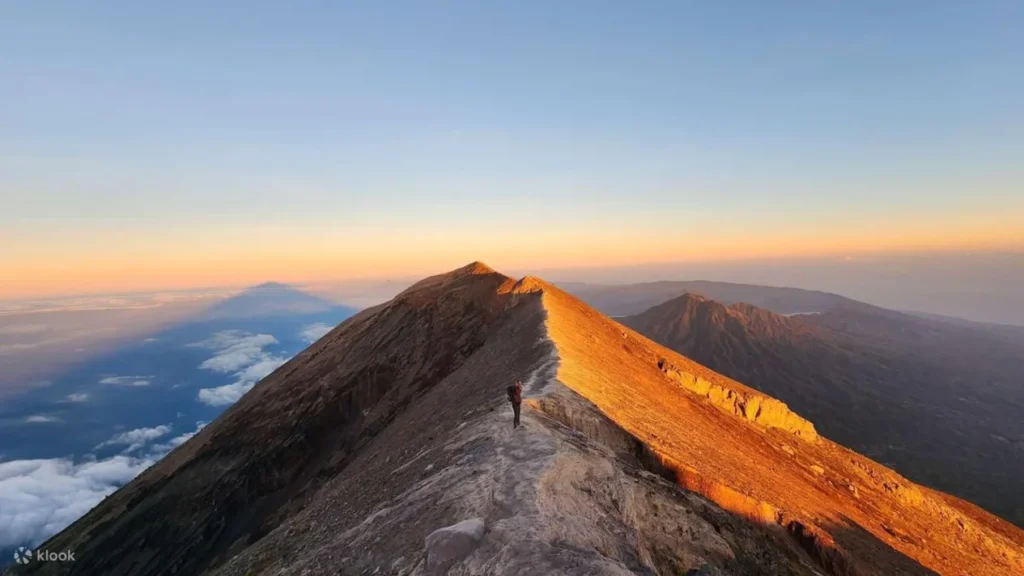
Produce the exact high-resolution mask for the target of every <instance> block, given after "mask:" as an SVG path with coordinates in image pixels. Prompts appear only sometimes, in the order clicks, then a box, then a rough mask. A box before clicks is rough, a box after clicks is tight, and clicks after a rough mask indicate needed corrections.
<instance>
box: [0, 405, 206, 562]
mask: <svg viewBox="0 0 1024 576" xmlns="http://www.w3.org/2000/svg"><path fill="white" fill-rule="evenodd" d="M205 424H206V423H205V422H197V423H196V429H195V430H194V431H191V432H186V433H184V434H181V435H179V436H175V437H174V438H172V439H171V440H169V441H168V442H166V443H163V444H153V445H150V446H148V448H147V449H146V450H142V448H145V447H146V445H147V443H149V442H152V441H153V440H155V439H157V438H162V437H164V436H166V435H167V434H168V433H170V430H171V427H170V426H169V425H167V426H156V427H153V428H138V429H135V430H130V431H127V432H123V433H121V434H118V435H116V436H114V437H113V438H111V439H110V440H108V441H107V442H104V443H103V444H102V445H108V446H112V445H127V446H128V448H127V449H126V452H127V451H129V450H130V451H131V452H140V453H145V455H144V456H140V457H136V456H132V455H130V454H126V453H124V452H122V453H121V454H118V455H116V456H112V457H110V458H105V459H103V460H96V459H85V460H82V461H79V462H75V461H73V460H72V459H70V458H50V459H38V460H14V461H11V462H0V549H4V548H9V547H13V546H21V545H27V546H33V547H34V546H37V545H39V544H40V543H42V542H43V541H44V540H46V539H47V538H49V537H50V536H53V535H54V534H56V533H57V532H59V531H61V530H63V529H64V528H65V527H67V526H68V525H69V524H71V523H72V522H74V521H75V520H77V519H78V518H80V517H81V516H82V515H83V514H85V513H86V512H88V511H89V510H90V509H91V508H92V507H93V506H95V505H96V504H98V503H99V502H100V501H101V500H103V498H105V497H106V496H108V495H110V494H111V493H113V492H114V491H115V490H117V489H118V488H119V487H121V486H123V485H124V484H126V483H128V482H130V481H131V480H132V479H133V478H135V477H136V476H138V475H139V474H140V473H141V472H142V471H143V470H145V469H146V468H149V467H150V466H152V465H153V464H154V463H155V462H157V461H158V460H160V458H162V457H163V456H164V455H166V454H167V452H169V451H170V450H172V449H174V448H175V447H177V446H180V445H181V444H183V443H185V442H186V441H187V440H188V439H189V438H191V437H193V436H194V435H195V434H196V433H197V432H199V430H201V429H202V428H203V426H205ZM135 444H139V446H138V447H137V448H134V449H133V448H132V446H135Z"/></svg>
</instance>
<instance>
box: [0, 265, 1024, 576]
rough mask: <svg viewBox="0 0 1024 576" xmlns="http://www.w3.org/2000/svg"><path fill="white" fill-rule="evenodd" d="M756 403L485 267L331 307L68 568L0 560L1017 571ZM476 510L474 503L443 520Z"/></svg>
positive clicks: (909, 489) (132, 497)
mask: <svg viewBox="0 0 1024 576" xmlns="http://www.w3.org/2000/svg"><path fill="white" fill-rule="evenodd" d="M659 360H663V362H662V363H661V367H659ZM668 365H671V366H672V367H674V369H676V370H678V371H679V374H687V375H692V376H693V377H694V380H693V382H694V384H693V386H691V387H687V386H685V385H680V382H679V380H678V379H676V378H675V377H670V376H668V375H667V374H666V372H665V371H663V368H664V367H665V366H668ZM514 379H521V380H523V382H524V383H525V397H526V399H525V402H524V410H523V412H524V414H523V423H524V426H523V427H521V428H519V429H516V430H513V429H512V426H511V419H512V413H511V409H510V408H509V406H508V404H507V402H505V401H504V389H505V386H506V385H507V384H508V383H509V382H511V381H512V380H514ZM698 382H702V383H704V384H697V383H698ZM705 384H706V385H705ZM701 390H704V392H701ZM713 390H719V392H713ZM769 400H771V399H770V398H768V397H766V396H764V395H763V394H760V393H757V392H755V391H754V390H752V389H750V388H747V387H745V386H743V385H742V384H740V383H738V382H735V381H732V380H729V379H728V378H725V377H723V376H721V375H718V374H716V373H714V372H712V371H710V370H708V369H707V368H705V367H703V366H700V365H699V364H696V363H694V362H692V361H690V360H688V359H687V358H685V357H683V356H680V355H678V354H676V353H674V352H672V351H670V350H667V349H665V348H663V347H661V346H659V345H657V344H655V343H653V342H651V341H649V340H647V339H646V338H644V337H642V336H640V335H638V334H636V333H634V332H632V331H630V330H628V329H624V328H622V326H621V325H619V324H617V323H615V322H613V321H611V320H609V319H608V318H606V317H604V316H602V315H600V314H598V313H597V312H595V311H594V310H592V309H590V308H589V307H587V306H586V305H584V304H583V303H582V302H579V301H578V300H576V299H574V298H572V297H570V296H568V295H566V294H564V293H562V292H561V291H560V290H558V289H556V288H554V287H552V286H550V285H548V284H546V283H545V282H543V281H542V280H539V279H534V278H525V279H523V280H521V281H519V282H516V281H513V280H511V279H509V278H506V277H504V276H502V275H500V274H498V273H496V272H494V271H493V270H490V269H489V268H487V267H486V266H483V265H481V264H478V263H475V264H473V265H470V266H467V267H465V268H462V269H459V270H456V271H454V272H452V273H449V274H445V275H441V276H437V277H433V278H429V279H427V280H424V281H422V282H420V283H418V284H416V285H414V286H413V287H411V288H410V289H409V290H407V291H406V292H404V293H402V294H401V295H399V296H398V297H396V298H395V299H394V300H393V301H391V302H389V303H387V304H385V305H382V306H379V307H377V308H374V309H370V310H367V311H364V312H363V313H361V314H359V315H357V316H356V317H354V318H352V319H350V320H348V321H346V322H345V323H343V324H342V325H340V326H339V327H338V328H336V329H335V330H334V331H332V332H331V333H330V334H328V335H327V336H326V337H324V338H323V339H321V340H320V341H319V342H317V343H316V344H315V345H314V346H313V347H311V348H309V349H308V350H306V351H305V352H303V353H302V354H300V355H299V356H297V357H296V358H295V359H293V360H292V361H290V362H289V363H288V364H286V365H284V366H283V367H281V368H280V369H279V370H278V371H276V372H275V373H274V374H272V375H270V376H269V377H268V378H266V379H265V380H264V381H262V382H261V383H260V384H258V385H257V386H256V387H255V388H254V389H253V390H252V391H251V392H250V393H249V394H248V395H246V396H245V397H244V398H243V399H242V400H241V401H240V402H239V403H238V404H236V405H235V406H234V407H232V408H231V409H230V410H228V411H227V412H226V413H225V414H224V415H223V416H222V417H221V418H219V419H218V420H217V421H215V422H214V423H212V424H211V425H209V426H208V427H207V428H206V429H204V430H203V431H202V432H201V433H200V434H198V435H197V436H196V437H195V438H193V439H192V440H190V441H189V442H187V443H185V444H184V445H182V446H181V447H180V448H179V449H177V450H175V451H174V452H172V453H171V454H170V455H169V456H168V457H167V458H166V459H165V460H164V461H162V462H160V463H159V464H158V465H156V466H154V467H153V468H152V469H150V470H149V471H147V472H146V473H145V474H143V475H142V476H140V477H139V478H138V479H137V480H135V481H134V482H132V483H131V484H129V485H128V486H126V487H125V488H123V489H121V490H119V491H118V492H117V493H115V494H114V495H112V496H111V497H109V498H108V499H107V500H105V501H104V502H103V503H102V504H101V505H100V506H98V507H97V508H96V509H95V510H93V511H92V512H90V513H89V514H88V515H87V516H86V517H84V518H83V519H82V520H80V521H79V522H76V523H75V524H74V525H72V526H71V527H69V528H68V529H67V530H65V531H64V532H62V533H61V534H59V535H57V536H56V537H54V538H53V539H52V540H51V541H50V542H48V543H47V544H46V545H45V546H46V547H47V548H54V549H65V548H69V549H73V550H75V551H76V553H77V554H76V557H77V558H78V561H76V562H75V563H74V564H72V565H64V566H61V565H57V564H45V563H41V564H35V565H30V566H28V567H19V568H16V569H15V571H16V572H17V573H21V572H26V573H40V574H44V573H50V574H53V573H58V572H60V571H65V572H69V573H71V574H113V575H116V574H139V575H142V574H171V573H174V574H197V573H210V574H220V575H224V576H256V575H260V574H274V575H277V574H310V575H315V574H351V575H362V574H402V575H417V576H420V575H422V576H426V575H428V574H432V573H433V572H436V571H447V573H449V574H516V575H519V574H538V575H539V574H544V575H547V574H609V575H610V574H672V575H678V574H686V573H687V572H688V571H691V570H698V571H699V570H703V571H704V572H706V573H710V574H716V575H718V574H730V575H769V574H771V575H774V574H795V575H806V576H811V575H814V574H834V575H860V574H863V575H868V574H891V575H903V574H913V575H924V574H931V573H935V572H938V573H941V574H951V575H956V576H961V574H963V573H965V572H967V573H971V574H972V575H979V576H988V575H1001V574H1012V573H1014V572H1015V571H1019V570H1021V569H1024V564H1022V560H1021V549H1022V546H1024V543H1022V539H1024V538H1022V535H1021V532H1020V531H1019V530H1016V529H1015V528H1007V527H1006V526H1005V524H1000V523H999V521H998V520H997V519H995V518H994V517H992V516H990V515H988V514H987V513H985V512H983V511H981V510H978V509H976V508H974V507H973V506H971V505H969V504H967V503H965V502H962V501H959V500H957V499H955V498H952V497H949V496H946V495H944V494H941V493H937V492H934V491H931V490H927V489H924V488H920V487H917V486H915V485H913V483H911V482H909V481H907V480H906V479H904V478H902V477H900V476H898V475H896V474H895V473H893V472H892V471H890V470H887V469H886V468H884V467H882V466H880V465H878V464H876V463H874V462H872V461H870V460H868V459H866V458H864V457H862V456H859V455H857V454H855V453H853V452H850V451H848V450H846V449H844V448H842V447H840V446H837V445H835V444H833V443H831V442H829V441H828V440H825V439H821V438H819V439H817V440H814V439H813V436H812V435H811V434H812V433H813V427H810V424H809V423H807V422H806V421H803V420H802V419H800V418H799V417H798V416H796V415H794V414H792V412H790V411H788V409H785V408H784V406H783V407H782V408H778V407H773V406H775V405H774V404H772V403H771V402H769ZM765 406H769V408H767V409H766V408H765ZM783 410H785V411H784V412H783ZM762 414H764V415H763V416H761V415H762ZM772 414H774V416H772ZM794 419H795V420H794ZM795 434H796V435H799V437H800V439H802V440H809V441H799V440H795V439H794V438H793V436H794V435H795ZM811 465H818V466H820V467H821V469H822V473H821V474H815V473H814V472H812V471H811V469H810V466H811ZM852 482H856V484H857V486H858V490H859V497H856V496H854V495H853V494H852V493H851V491H850V490H849V489H848V486H849V485H850V484H851V483H852ZM915 491H916V492H915ZM917 496H920V499H918V497H917ZM467 518H471V519H479V523H477V522H475V521H474V522H473V523H472V525H471V526H467V525H465V524H463V525H462V527H461V528H459V529H455V527H456V526H459V523H460V522H462V521H464V520H465V519H467ZM481 526H483V527H484V529H483V530H480V527H481ZM463 528H465V529H463Z"/></svg>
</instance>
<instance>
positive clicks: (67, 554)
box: [14, 546, 75, 564]
mask: <svg viewBox="0 0 1024 576" xmlns="http://www.w3.org/2000/svg"><path fill="white" fill-rule="evenodd" d="M33 559H35V561H36V562H74V561H75V553H74V552H72V551H71V550H64V551H63V552H54V551H52V550H36V551H34V552H33V551H32V550H29V549H28V548H25V547H24V546H22V547H21V548H18V549H17V550H15V551H14V561H15V562H17V563H18V564H28V563H29V562H32V560H33Z"/></svg>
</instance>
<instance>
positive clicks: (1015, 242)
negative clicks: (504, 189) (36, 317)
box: [0, 221, 1024, 299]
mask: <svg viewBox="0 0 1024 576" xmlns="http://www.w3.org/2000/svg"><path fill="white" fill-rule="evenodd" d="M713 228H714V226H704V227H703V229H702V227H700V226H696V225H686V224H684V225H681V226H679V227H678V229H671V228H667V227H665V226H664V225H663V224H661V223H657V225H652V226H651V227H650V229H637V228H636V227H625V226H623V227H619V228H617V229H616V228H613V227H605V228H604V229H602V230H601V231H600V233H599V234H598V233H592V232H588V231H587V230H585V229H582V228H580V227H567V229H558V230H555V231H550V230H513V231H512V232H510V233H508V234H496V233H493V232H488V231H484V230H479V229H478V230H468V231H461V232H448V233H436V232H434V233H430V234H421V233H417V232H416V231H400V232H394V233H388V234H382V233H379V232H378V233H366V232H365V231H363V232H360V233H358V234H350V233H345V232H337V231H333V230H323V229H312V230H303V231H299V232H296V231H294V230H284V231H282V230H280V229H272V230H269V231H264V230H259V229H255V230H252V231H248V232H246V231H244V230H243V231H229V232H227V233H224V232H222V231H221V232H218V233H217V234H210V233H201V234H195V235H189V236H186V237H181V238H179V237H177V236H176V235H174V234H166V235H164V236H162V237H159V236H158V237H152V236H145V235H141V234H137V235H130V234H126V233H121V232H111V233H96V232H94V231H93V232H92V233H91V234H87V232H85V231H78V232H75V231H70V232H65V233H64V238H63V239H62V240H64V242H63V243H61V242H54V243H53V244H52V245H49V246H46V245H44V246H39V247H36V249H35V250H32V251H25V252H21V253H16V254H14V255H13V258H9V257H8V256H4V260H8V261H7V262H5V263H4V276H5V278H4V281H3V282H2V283H0V299H15V298H32V297H45V296H57V295H72V294H88V293H109V292H136V291H155V290H177V289H189V288H221V287H242V286H246V285H252V284H257V283H260V282H265V281H268V280H274V281H281V282H290V283H305V282H320V281H335V280H347V279H389V278H391V279H410V278H416V277H422V276H425V275H429V274H433V273H437V272H441V271H445V270H448V269H452V268H455V267H458V266H461V265H463V264H465V263H467V262H470V261H473V260H482V261H484V262H487V263H488V264H490V265H491V266H494V267H495V268H497V269H498V270H544V269H571V268H600V267H614V266H628V265H647V264H667V263H686V262H709V261H736V260H756V259H777V258H794V259H799V258H809V257H824V256H847V255H861V254H871V253H894V252H941V251H966V250H975V251H988V250H1014V251H1016V250H1021V249H1024V232H1022V231H1021V230H1020V229H1019V227H1017V226H1015V225H1013V224H1012V223H1009V222H993V221H983V222H975V223H970V224H969V225H968V224H965V223H961V224H960V225H959V226H958V227H957V228H956V235H955V236H954V235H953V234H947V233H946V232H947V229H946V227H943V226H935V225H931V224H930V223H929V225H927V226H924V225H920V226H917V227H911V226H906V225H904V226H902V227H899V226H882V225H878V226H874V227H871V228H866V229H863V230H860V231H858V233H847V234H838V233H835V232H833V233H832V234H830V235H826V234H825V233H824V232H823V231H819V230H814V229H813V228H807V227H805V228H802V229H800V230H792V229H788V230H787V229H778V227H777V228H776V229H758V228H754V227H751V228H748V229H744V230H739V231H737V230H736V229H732V230H729V231H720V232H716V231H715V230H714V229H713ZM0 240H2V238H0ZM353 247H360V248H359V249H354V248H353ZM362 247H367V248H362ZM0 255H2V254H0Z"/></svg>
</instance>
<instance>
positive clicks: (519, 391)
mask: <svg viewBox="0 0 1024 576" xmlns="http://www.w3.org/2000/svg"><path fill="white" fill-rule="evenodd" d="M507 392H508V401H509V402H511V403H512V414H513V416H512V428H518V427H519V405H520V404H522V403H523V383H522V382H520V381H519V380H516V383H515V384H513V385H511V386H509V387H508V390H507Z"/></svg>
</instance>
